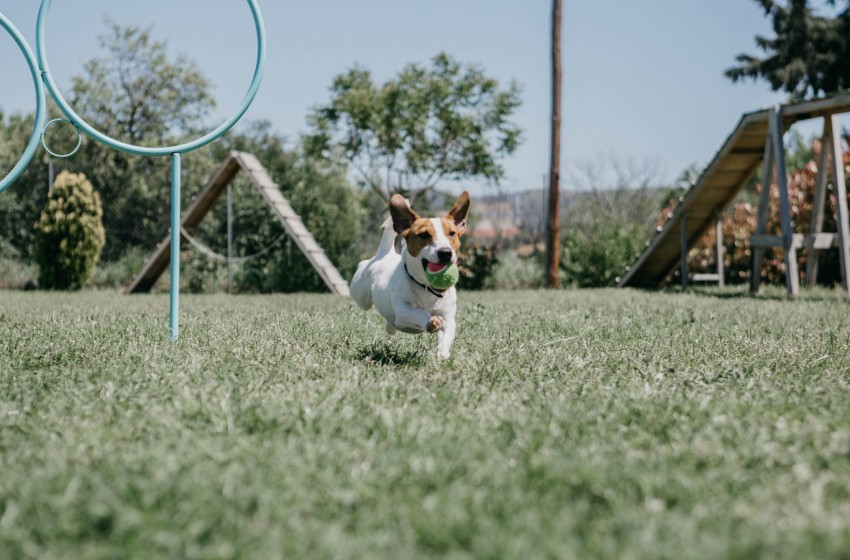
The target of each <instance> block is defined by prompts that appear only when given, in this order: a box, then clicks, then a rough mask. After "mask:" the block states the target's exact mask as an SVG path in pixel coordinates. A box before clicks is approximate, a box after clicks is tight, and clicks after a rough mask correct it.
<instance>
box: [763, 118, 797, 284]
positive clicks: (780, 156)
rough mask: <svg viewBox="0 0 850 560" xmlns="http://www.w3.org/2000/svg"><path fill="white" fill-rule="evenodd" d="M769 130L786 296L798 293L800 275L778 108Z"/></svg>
mask: <svg viewBox="0 0 850 560" xmlns="http://www.w3.org/2000/svg"><path fill="white" fill-rule="evenodd" d="M771 117H772V119H771V122H770V124H771V126H770V128H769V130H770V133H771V136H772V139H773V141H772V142H771V144H772V145H773V159H774V161H775V162H776V166H775V167H776V186H777V187H778V188H779V221H780V223H781V224H782V253H783V256H784V257H785V287H786V288H787V289H788V295H790V296H791V297H795V296H797V295H798V294H799V293H800V274H799V272H798V270H797V248H796V247H795V246H794V232H793V231H792V229H791V200H790V197H789V195H788V172H787V170H786V168H785V144H784V143H783V142H782V129H783V126H782V112H781V111H780V109H779V107H777V108H775V109H774V110H773V111H772V112H771Z"/></svg>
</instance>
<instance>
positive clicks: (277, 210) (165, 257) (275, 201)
mask: <svg viewBox="0 0 850 560" xmlns="http://www.w3.org/2000/svg"><path fill="white" fill-rule="evenodd" d="M240 170H242V171H244V172H245V173H246V174H247V175H248V178H249V179H250V180H251V183H253V185H254V186H255V187H256V188H257V190H258V191H259V192H260V195H262V197H263V199H264V200H265V201H266V202H267V203H268V205H269V206H270V207H271V209H272V211H273V212H274V214H275V216H277V218H278V219H279V220H280V222H281V224H282V225H283V228H284V230H285V231H286V233H287V235H288V236H289V238H290V239H292V240H293V241H294V242H295V244H296V245H297V246H298V248H299V249H300V250H301V252H302V253H304V256H305V257H307V260H308V261H310V264H312V265H313V268H314V269H315V270H316V272H317V273H318V274H319V276H321V278H322V280H323V281H324V282H325V285H326V286H327V287H328V289H329V290H330V291H331V293H334V294H338V295H348V282H346V281H345V280H344V279H343V278H342V276H341V275H340V274H339V271H337V269H336V267H335V266H334V265H333V263H332V262H331V261H330V259H328V257H327V255H325V252H324V251H323V250H322V248H321V247H319V244H318V243H316V240H315V239H314V238H313V234H311V233H310V231H309V230H308V229H307V228H306V227H305V226H304V223H303V222H302V221H301V218H300V217H299V216H298V214H296V213H295V211H294V210H293V209H292V206H290V204H289V202H288V201H287V200H286V198H284V196H283V194H281V192H280V188H279V187H278V186H277V185H276V184H275V182H274V181H273V180H272V178H271V177H270V176H269V174H268V172H267V171H266V169H265V168H264V167H263V166H262V164H260V162H259V161H258V160H257V158H256V157H254V156H253V155H252V154H248V153H245V152H236V151H233V152H230V155H229V156H228V158H227V159H226V160H225V161H224V163H222V164H221V166H220V167H219V168H218V170H217V171H216V172H215V173H214V174H213V176H212V177H211V178H210V180H209V181H208V182H207V184H206V186H204V188H203V190H202V191H201V193H200V194H199V195H198V196H197V197H196V198H195V200H194V201H192V204H191V205H190V206H189V208H188V209H187V210H186V212H185V213H184V214H183V216H181V218H180V226H181V236H180V241H181V244H182V243H186V242H187V241H188V240H187V238H186V235H185V234H186V233H188V234H189V235H192V234H194V233H195V231H196V230H197V229H198V226H199V225H200V223H201V221H203V219H204V217H205V216H206V215H207V214H208V213H209V211H210V210H211V209H212V207H213V206H215V203H216V202H217V201H218V199H219V198H220V197H221V195H222V193H223V192H225V190H226V189H227V186H228V185H229V184H230V183H231V181H233V179H234V177H236V174H237V173H238V172H239V171H240ZM170 251H171V237H170V235H167V236H166V237H165V239H163V241H162V242H161V243H160V244H159V245H157V247H156V250H155V251H154V252H153V254H152V255H151V256H150V257H149V258H148V260H147V261H145V264H144V266H143V267H142V270H141V271H140V272H139V274H138V275H136V278H135V279H134V280H133V282H132V283H131V284H130V286H129V287H128V288H127V289H126V292H127V293H139V292H149V291H150V289H151V288H152V287H153V285H154V283H155V282H156V281H157V279H158V278H159V277H160V276H161V275H162V273H163V272H165V269H166V268H168V265H169V264H170Z"/></svg>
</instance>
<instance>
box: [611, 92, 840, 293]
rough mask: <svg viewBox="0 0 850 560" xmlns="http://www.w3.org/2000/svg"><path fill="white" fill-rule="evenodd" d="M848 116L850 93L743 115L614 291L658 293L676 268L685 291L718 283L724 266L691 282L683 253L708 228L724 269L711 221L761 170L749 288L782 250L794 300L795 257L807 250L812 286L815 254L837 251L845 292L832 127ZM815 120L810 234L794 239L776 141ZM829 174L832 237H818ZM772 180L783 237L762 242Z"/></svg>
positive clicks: (821, 234) (837, 154)
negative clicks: (768, 252)
mask: <svg viewBox="0 0 850 560" xmlns="http://www.w3.org/2000/svg"><path fill="white" fill-rule="evenodd" d="M847 112H850V93H842V94H838V95H834V96H832V97H827V98H822V99H815V100H812V101H803V102H799V103H792V104H787V105H780V106H777V107H774V108H770V109H762V110H760V111H755V112H752V113H746V114H745V115H744V116H743V117H741V120H740V121H739V122H738V126H737V127H736V128H735V130H733V131H732V133H731V134H730V135H729V137H728V138H727V139H726V142H724V144H723V146H721V148H720V150H719V151H718V152H717V155H715V157H714V159H713V160H712V162H711V163H710V164H709V165H708V166H707V167H706V168H705V170H704V171H703V173H702V174H701V175H700V178H699V179H698V180H697V182H696V183H695V184H694V185H693V186H692V187H691V189H690V190H689V191H688V192H687V193H686V194H685V196H683V197H682V199H681V200H680V204H679V205H678V206H677V207H676V210H675V212H674V213H673V215H672V216H671V217H670V219H669V220H668V221H667V223H666V224H665V225H664V226H661V227H659V228H658V231H657V233H656V235H655V237H654V238H653V239H652V240H651V241H649V242H647V244H646V249H644V251H643V252H642V253H640V254H639V255H638V256H637V259H636V260H635V262H634V263H633V264H632V265H631V266H630V267H628V269H627V270H626V273H625V274H624V275H623V277H622V278H621V279H620V280H619V281H618V284H617V285H618V286H620V287H626V286H643V287H652V286H658V285H660V284H662V283H663V282H664V281H665V280H666V279H667V277H668V276H669V275H670V273H671V272H672V271H673V269H674V268H675V267H676V265H677V264H678V265H679V266H680V270H681V282H682V285H683V286H687V285H688V280H689V279H693V280H720V279H722V276H721V274H722V267H718V268H719V274H718V275H694V276H693V277H691V276H689V274H688V269H687V256H688V249H689V247H690V246H692V244H693V243H695V242H696V241H697V240H699V238H700V237H701V236H702V235H703V233H705V232H706V231H707V230H708V228H710V227H712V226H713V225H714V226H715V227H716V231H717V235H718V243H717V246H718V255H717V257H718V262H722V258H723V255H722V238H721V237H720V236H721V235H722V231H721V229H720V228H719V227H717V222H718V220H719V219H720V217H721V215H722V212H723V209H724V208H726V206H728V205H729V204H730V203H732V201H733V200H734V198H735V196H736V195H737V194H738V192H739V191H740V190H741V189H742V188H743V187H744V185H746V183H747V181H749V179H750V178H751V177H752V175H753V173H755V171H756V170H757V169H758V168H759V166H762V168H763V176H764V177H763V184H764V185H765V188H763V189H762V192H761V195H760V198H759V206H758V215H757V223H756V231H755V232H754V233H753V235H752V236H750V247H751V248H752V261H751V269H750V289H751V290H752V291H757V290H758V289H759V284H760V283H761V266H762V256H763V253H764V250H765V249H766V248H769V247H777V248H781V249H782V250H783V257H784V259H785V271H786V274H785V282H786V288H787V289H788V293H789V294H790V295H792V296H795V295H797V294H798V293H799V290H800V276H799V271H798V270H797V251H798V250H799V249H806V250H807V251H808V252H809V257H810V258H808V259H807V264H806V283H807V284H808V285H809V286H813V285H815V283H816V282H817V273H818V259H817V251H822V250H825V249H831V248H837V249H838V253H839V255H840V261H841V285H842V287H843V288H844V290H845V291H850V233H848V210H847V186H846V184H845V178H844V160H843V153H842V149H841V136H840V130H839V127H838V115H839V114H841V113H847ZM817 117H823V120H824V128H823V136H822V139H821V152H820V159H819V161H818V173H817V179H816V187H815V199H814V208H813V213H812V221H811V224H810V233H808V234H800V233H794V232H793V229H792V228H793V223H792V221H791V204H790V198H789V192H788V176H787V170H786V167H785V146H784V144H783V141H782V135H783V133H784V132H785V130H787V129H788V128H789V127H790V126H791V125H792V124H794V123H795V122H797V121H801V120H806V119H812V118H817ZM830 171H831V172H832V173H831V174H832V183H833V193H834V196H835V200H836V205H835V221H836V223H837V224H838V227H837V230H838V231H836V232H835V233H824V232H823V219H824V214H825V212H826V198H827V197H826V194H827V184H828V180H829V175H830ZM771 178H775V183H776V185H777V187H778V190H779V221H780V226H781V235H767V234H766V232H765V230H766V226H767V217H768V210H769V204H770V188H769V185H771ZM700 276H702V277H700Z"/></svg>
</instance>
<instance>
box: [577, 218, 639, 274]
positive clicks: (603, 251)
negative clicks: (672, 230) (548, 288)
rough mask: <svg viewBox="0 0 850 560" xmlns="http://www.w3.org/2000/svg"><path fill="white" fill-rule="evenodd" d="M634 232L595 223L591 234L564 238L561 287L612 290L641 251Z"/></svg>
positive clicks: (617, 225)
mask: <svg viewBox="0 0 850 560" xmlns="http://www.w3.org/2000/svg"><path fill="white" fill-rule="evenodd" d="M644 237H645V236H644V235H643V234H642V233H641V232H639V231H637V230H636V228H627V227H625V226H623V225H622V224H618V223H614V222H602V221H598V222H596V223H595V224H593V227H592V228H591V229H590V231H587V232H581V231H579V232H575V233H572V234H570V235H567V236H565V237H564V239H563V241H562V243H563V254H562V257H561V269H562V270H563V271H564V278H563V280H562V283H564V284H566V285H571V286H576V287H579V288H595V287H603V286H611V285H613V284H614V282H615V281H616V278H617V277H618V276H620V275H621V274H623V272H624V271H625V270H626V267H627V266H629V265H630V264H631V263H632V261H633V260H634V259H635V255H637V254H638V253H639V252H640V250H641V249H642V248H643V243H642V240H643V238H644Z"/></svg>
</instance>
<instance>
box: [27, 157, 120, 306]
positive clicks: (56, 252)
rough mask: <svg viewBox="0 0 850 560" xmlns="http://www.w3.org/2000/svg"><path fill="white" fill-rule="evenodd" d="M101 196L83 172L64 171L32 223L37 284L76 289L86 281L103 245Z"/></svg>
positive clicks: (60, 288)
mask: <svg viewBox="0 0 850 560" xmlns="http://www.w3.org/2000/svg"><path fill="white" fill-rule="evenodd" d="M102 218H103V209H102V208H101V205H100V196H99V195H98V194H97V193H96V192H95V190H94V188H93V187H92V184H91V183H90V182H89V181H88V179H86V176H85V175H83V174H82V173H79V174H75V173H69V172H67V171H63V172H62V173H60V174H59V176H58V177H57V178H56V182H55V183H54V185H53V192H51V193H50V194H49V195H48V198H47V206H46V207H45V208H44V210H43V211H42V213H41V217H40V218H39V220H38V222H37V223H36V224H35V229H36V234H35V260H36V262H37V263H38V267H39V278H38V280H39V285H40V286H41V287H42V288H45V289H51V290H78V289H80V288H82V287H83V285H84V284H85V283H86V282H87V281H88V279H89V277H90V276H91V273H92V270H93V269H94V266H95V264H97V261H98V259H99V258H100V251H101V249H103V245H104V242H105V241H106V239H105V237H106V236H105V233H104V230H103V220H102Z"/></svg>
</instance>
